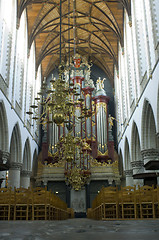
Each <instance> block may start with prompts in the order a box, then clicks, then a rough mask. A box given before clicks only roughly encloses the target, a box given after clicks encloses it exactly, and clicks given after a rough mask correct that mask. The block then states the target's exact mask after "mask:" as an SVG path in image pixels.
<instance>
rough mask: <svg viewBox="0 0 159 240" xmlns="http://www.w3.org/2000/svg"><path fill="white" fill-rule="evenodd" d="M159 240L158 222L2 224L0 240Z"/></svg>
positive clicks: (84, 220)
mask: <svg viewBox="0 0 159 240" xmlns="http://www.w3.org/2000/svg"><path fill="white" fill-rule="evenodd" d="M21 239H23V240H45V239H46V240H51V239H52V240H85V239H86V240H134V239H136V240H158V239H159V220H129V221H127V220H126V221H125V220H124V221H95V220H89V219H86V218H75V219H69V220H65V221H9V222H7V221H0V240H21Z"/></svg>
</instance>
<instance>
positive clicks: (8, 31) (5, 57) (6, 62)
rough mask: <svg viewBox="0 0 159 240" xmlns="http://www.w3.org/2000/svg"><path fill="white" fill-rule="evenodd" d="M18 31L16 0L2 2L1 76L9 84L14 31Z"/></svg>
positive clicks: (0, 11)
mask: <svg viewBox="0 0 159 240" xmlns="http://www.w3.org/2000/svg"><path fill="white" fill-rule="evenodd" d="M14 29H16V0H1V5H0V74H1V77H2V79H3V81H4V82H5V83H6V84H7V86H8V83H9V70H10V57H11V50H12V49H11V48H12V40H13V30H14Z"/></svg>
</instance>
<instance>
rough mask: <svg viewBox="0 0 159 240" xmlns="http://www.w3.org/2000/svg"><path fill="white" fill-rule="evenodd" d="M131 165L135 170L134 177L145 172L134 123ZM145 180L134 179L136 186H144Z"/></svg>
mask: <svg viewBox="0 0 159 240" xmlns="http://www.w3.org/2000/svg"><path fill="white" fill-rule="evenodd" d="M131 156H132V161H131V165H132V168H133V175H135V174H139V173H143V172H144V167H143V165H144V163H143V159H142V154H141V145H140V138H139V132H138V128H137V125H136V123H135V122H133V127H132V135H131ZM143 183H144V182H143V179H134V184H135V185H141V186H142V185H143Z"/></svg>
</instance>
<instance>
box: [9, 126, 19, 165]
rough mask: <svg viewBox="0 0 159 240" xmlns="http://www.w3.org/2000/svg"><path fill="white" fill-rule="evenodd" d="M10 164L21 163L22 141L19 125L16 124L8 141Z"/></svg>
mask: <svg viewBox="0 0 159 240" xmlns="http://www.w3.org/2000/svg"><path fill="white" fill-rule="evenodd" d="M10 155H11V157H10V162H11V163H13V162H16V163H22V141H21V134H20V128H19V124H18V123H16V124H15V126H14V128H13V131H12V136H11V141H10Z"/></svg>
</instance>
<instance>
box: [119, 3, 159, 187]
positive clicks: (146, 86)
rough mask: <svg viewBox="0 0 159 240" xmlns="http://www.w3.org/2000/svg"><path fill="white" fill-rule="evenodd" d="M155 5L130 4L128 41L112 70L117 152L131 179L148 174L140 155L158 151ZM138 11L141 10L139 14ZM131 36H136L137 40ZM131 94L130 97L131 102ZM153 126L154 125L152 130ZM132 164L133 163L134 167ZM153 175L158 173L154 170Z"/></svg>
mask: <svg viewBox="0 0 159 240" xmlns="http://www.w3.org/2000/svg"><path fill="white" fill-rule="evenodd" d="M153 4H154V5H155V4H158V3H157V2H156V1H153ZM154 5H152V4H151V3H150V1H146V2H145V1H142V0H140V1H132V26H130V25H129V24H128V20H127V16H125V19H126V21H125V26H124V27H125V31H126V33H127V34H128V33H129V37H128V36H125V39H124V48H123V49H122V48H121V47H120V46H119V69H118V70H117V69H116V70H115V75H116V76H115V89H116V91H115V102H116V106H117V111H116V117H117V120H118V123H117V129H118V130H117V138H118V152H120V151H121V152H122V156H123V167H124V171H125V174H128V170H131V173H130V171H129V174H131V176H132V174H134V173H135V172H136V173H137V172H138V173H140V172H142V171H143V172H149V171H148V170H145V169H144V168H143V164H144V156H143V153H142V151H143V150H144V149H145V148H146V149H147V150H148V148H151V147H152V148H156V151H158V147H157V142H158V139H157V137H156V136H158V130H159V129H158V104H159V101H158V89H159V78H158V76H159V67H158V61H159V54H158V52H157V51H156V47H155V46H156V44H157V43H156V41H157V42H158V40H156V39H158V31H159V30H158V25H157V17H156V15H154V11H155V10H154ZM141 7H142V8H141ZM141 9H143V10H142V11H140V10H141ZM128 29H129V30H128ZM130 29H131V31H132V35H131V33H130ZM141 29H142V30H143V31H141ZM141 33H142V36H141ZM134 36H136V39H135V38H134ZM128 41H130V43H131V44H132V48H133V51H132V53H130V54H129V52H127V50H128ZM128 55H130V56H129V57H130V58H131V59H132V61H133V62H134V65H133V64H129V61H128V60H129V59H128ZM134 66H135V67H134ZM134 71H135V72H134ZM132 73H133V75H132ZM131 81H132V83H131ZM131 94H132V96H133V98H132V102H131V97H132V96H131ZM146 103H147V104H149V106H150V109H151V110H152V111H149V114H150V113H151V114H150V115H151V117H150V116H149V114H146V113H145V110H144V109H145V104H146ZM152 116H153V117H152ZM134 123H135V126H136V129H137V135H136V137H137V139H136V140H135V141H134V139H133V138H134V137H135V136H134V130H135V129H134ZM152 125H154V127H153V126H152ZM144 128H149V130H148V132H149V135H145V134H144V132H145V129H144ZM152 128H153V129H155V130H153V129H152ZM152 132H153V133H152ZM154 132H155V133H154ZM147 134H148V133H147ZM148 136H149V137H150V139H148V142H149V143H150V142H151V143H152V142H155V144H154V145H153V146H152V144H150V146H148V145H146V146H145V145H144V141H145V140H147V137H148ZM125 142H126V143H127V144H126V149H128V146H129V151H128V150H126V153H127V152H130V158H129V161H130V164H126V162H127V160H128V154H125V152H124V149H125ZM139 144H140V154H138V156H135V154H134V152H135V151H138V152H139V149H137V145H138V146H139ZM134 145H135V146H134ZM141 153H142V154H141ZM144 154H145V153H144ZM136 158H138V159H136ZM141 158H142V159H141ZM134 161H136V162H135V163H134ZM137 161H138V163H137ZM137 165H138V166H137ZM151 172H152V171H151ZM155 172H157V170H156V171H155ZM127 178H128V177H126V179H127ZM129 180H130V176H129ZM129 180H128V181H129ZM137 183H138V184H143V180H141V179H138V180H136V179H132V182H131V183H130V184H131V185H133V184H137ZM126 185H127V183H126Z"/></svg>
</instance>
